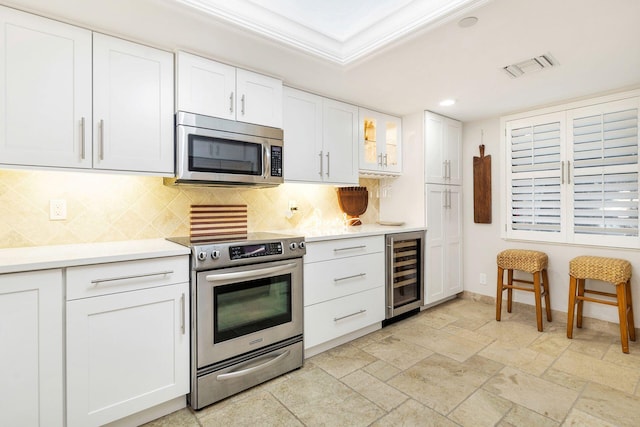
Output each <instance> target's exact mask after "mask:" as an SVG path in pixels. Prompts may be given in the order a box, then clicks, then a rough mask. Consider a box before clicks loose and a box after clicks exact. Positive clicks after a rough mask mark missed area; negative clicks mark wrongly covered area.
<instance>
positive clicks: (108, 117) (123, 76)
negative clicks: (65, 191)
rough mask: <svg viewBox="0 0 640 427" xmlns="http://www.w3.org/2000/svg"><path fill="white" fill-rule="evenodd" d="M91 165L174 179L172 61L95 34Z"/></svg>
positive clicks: (162, 54) (153, 51)
mask: <svg viewBox="0 0 640 427" xmlns="http://www.w3.org/2000/svg"><path fill="white" fill-rule="evenodd" d="M93 105H94V107H93V147H94V149H93V165H94V168H96V169H110V170H126V171H140V172H158V173H167V174H172V173H173V168H174V164H173V163H174V162H173V55H172V54H171V53H169V52H165V51H161V50H158V49H153V48H150V47H147V46H142V45H139V44H136V43H131V42H128V41H126V40H121V39H117V38H114V37H109V36H105V35H103V34H97V33H94V35H93Z"/></svg>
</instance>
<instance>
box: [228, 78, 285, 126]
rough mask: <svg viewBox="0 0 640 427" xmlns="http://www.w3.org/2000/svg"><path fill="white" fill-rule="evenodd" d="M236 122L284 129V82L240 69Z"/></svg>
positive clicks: (237, 83)
mask: <svg viewBox="0 0 640 427" xmlns="http://www.w3.org/2000/svg"><path fill="white" fill-rule="evenodd" d="M236 91H237V93H238V96H237V98H236V120H238V121H241V122H247V123H256V124H259V125H265V126H271V127H276V128H281V127H282V81H281V80H278V79H274V78H272V77H267V76H265V75H262V74H258V73H252V72H251V71H247V70H243V69H241V68H238V69H237V70H236Z"/></svg>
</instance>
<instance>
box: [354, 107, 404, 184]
mask: <svg viewBox="0 0 640 427" xmlns="http://www.w3.org/2000/svg"><path fill="white" fill-rule="evenodd" d="M401 140H402V119H401V118H399V117H394V116H389V115H387V114H382V113H378V112H376V111H370V110H365V109H363V108H361V109H360V131H359V143H358V145H359V153H360V174H362V175H367V174H373V175H399V174H400V173H401V172H402V151H401V146H402V141H401Z"/></svg>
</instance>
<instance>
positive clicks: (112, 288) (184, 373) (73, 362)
mask: <svg viewBox="0 0 640 427" xmlns="http://www.w3.org/2000/svg"><path fill="white" fill-rule="evenodd" d="M188 280H189V279H188V261H187V259H186V257H182V256H178V257H170V258H157V259H153V260H149V261H127V262H118V263H110V264H104V265H91V266H84V267H72V268H69V269H68V270H67V294H68V298H69V299H70V298H76V299H70V300H68V301H67V425H68V426H69V427H73V426H97V425H102V424H105V423H109V422H111V421H115V420H118V419H120V418H124V417H126V416H129V415H132V414H134V413H136V412H139V411H142V410H145V409H148V408H150V407H152V406H155V405H158V404H161V403H164V402H166V401H169V400H171V399H174V398H176V397H179V396H184V395H185V394H187V393H188V392H189V284H188Z"/></svg>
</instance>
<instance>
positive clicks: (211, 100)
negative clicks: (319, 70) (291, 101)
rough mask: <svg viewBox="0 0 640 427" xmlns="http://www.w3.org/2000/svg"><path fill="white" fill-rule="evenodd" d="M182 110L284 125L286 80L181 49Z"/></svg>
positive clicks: (180, 95)
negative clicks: (283, 99)
mask: <svg viewBox="0 0 640 427" xmlns="http://www.w3.org/2000/svg"><path fill="white" fill-rule="evenodd" d="M177 61H178V76H177V77H178V81H177V90H178V95H177V96H178V102H177V109H178V110H179V111H188V112H190V113H196V114H202V115H205V116H212V117H220V118H223V119H228V120H238V121H241V122H246V123H254V124H259V125H265V126H271V127H277V128H281V127H282V81H281V80H278V79H274V78H272V77H268V76H264V75H262V74H257V73H253V72H251V71H247V70H243V69H240V68H235V67H232V66H229V65H226V64H222V63H219V62H216V61H212V60H210V59H207V58H202V57H200V56H196V55H192V54H189V53H186V52H178V60H177Z"/></svg>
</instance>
